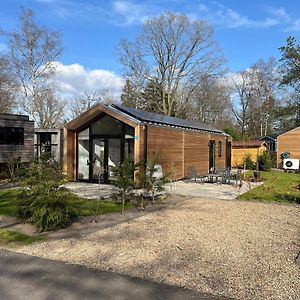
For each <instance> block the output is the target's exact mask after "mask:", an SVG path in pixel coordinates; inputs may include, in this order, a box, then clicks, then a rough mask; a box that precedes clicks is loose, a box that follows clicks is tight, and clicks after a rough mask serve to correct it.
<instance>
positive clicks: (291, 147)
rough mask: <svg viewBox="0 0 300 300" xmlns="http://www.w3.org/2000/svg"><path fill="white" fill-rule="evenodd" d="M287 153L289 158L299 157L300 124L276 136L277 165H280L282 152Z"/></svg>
mask: <svg viewBox="0 0 300 300" xmlns="http://www.w3.org/2000/svg"><path fill="white" fill-rule="evenodd" d="M284 152H287V153H289V158H291V159H300V126H299V127H296V128H294V129H292V130H290V131H287V132H285V133H282V134H280V135H279V136H278V137H277V166H278V167H281V165H282V157H281V155H282V153H284Z"/></svg>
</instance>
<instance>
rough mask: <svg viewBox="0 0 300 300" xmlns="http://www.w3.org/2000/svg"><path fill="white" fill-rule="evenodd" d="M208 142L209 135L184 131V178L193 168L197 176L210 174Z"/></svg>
mask: <svg viewBox="0 0 300 300" xmlns="http://www.w3.org/2000/svg"><path fill="white" fill-rule="evenodd" d="M208 141H209V134H208V133H205V132H203V133H202V132H189V131H184V176H188V174H189V171H188V170H189V168H191V167H193V168H195V170H196V171H197V174H204V173H207V172H208Z"/></svg>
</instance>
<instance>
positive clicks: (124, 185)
mask: <svg viewBox="0 0 300 300" xmlns="http://www.w3.org/2000/svg"><path fill="white" fill-rule="evenodd" d="M140 165H141V163H137V164H133V162H132V160H131V159H130V157H129V156H126V157H125V159H124V161H123V163H120V164H119V165H117V166H115V167H112V171H113V173H114V174H115V176H116V180H115V181H114V185H115V186H116V187H117V188H119V189H120V190H121V196H122V214H123V213H124V208H125V201H126V198H127V197H128V195H130V193H131V191H132V189H133V187H134V178H133V174H134V171H135V170H137V168H138V167H139V166H140Z"/></svg>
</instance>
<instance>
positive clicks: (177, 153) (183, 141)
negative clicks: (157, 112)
mask: <svg viewBox="0 0 300 300" xmlns="http://www.w3.org/2000/svg"><path fill="white" fill-rule="evenodd" d="M209 140H215V142H216V156H215V161H216V168H217V169H221V168H224V167H225V166H226V136H223V135H217V134H215V135H212V134H210V133H207V132H200V131H189V130H182V129H177V128H167V127H159V126H148V139H147V145H148V150H147V159H150V158H151V155H152V153H153V152H154V151H156V152H158V153H159V157H160V161H159V163H160V164H161V165H162V167H163V170H164V172H166V173H168V172H172V171H173V172H174V173H175V174H174V177H175V179H181V178H183V177H185V176H187V175H188V169H189V168H190V167H193V168H195V170H196V171H197V173H198V174H205V173H207V172H208V168H209V148H208V142H209ZM219 141H221V142H222V144H221V147H222V151H221V154H222V155H221V157H219V156H218V147H219Z"/></svg>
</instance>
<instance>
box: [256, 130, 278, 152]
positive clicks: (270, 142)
mask: <svg viewBox="0 0 300 300" xmlns="http://www.w3.org/2000/svg"><path fill="white" fill-rule="evenodd" d="M277 136H278V135H277V134H270V135H265V136H263V137H261V138H260V139H259V140H260V141H264V142H265V143H266V144H267V151H268V152H272V153H275V152H276V151H277Z"/></svg>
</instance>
